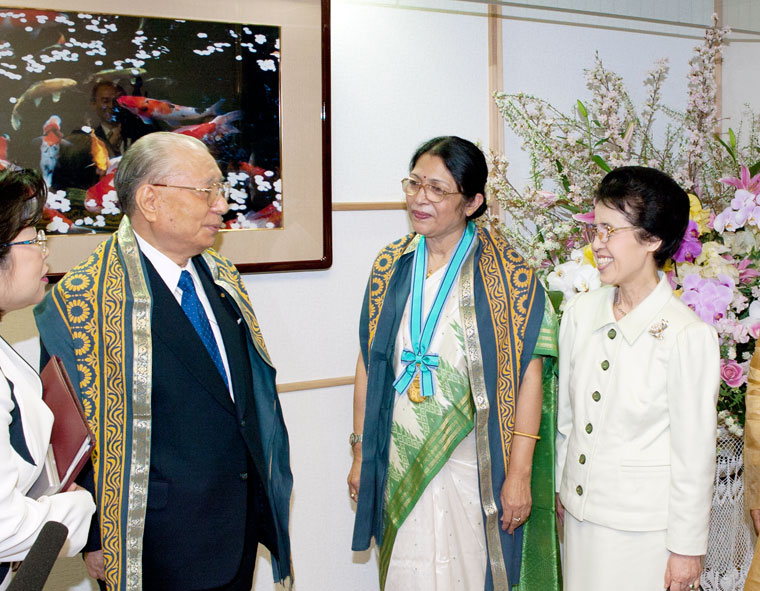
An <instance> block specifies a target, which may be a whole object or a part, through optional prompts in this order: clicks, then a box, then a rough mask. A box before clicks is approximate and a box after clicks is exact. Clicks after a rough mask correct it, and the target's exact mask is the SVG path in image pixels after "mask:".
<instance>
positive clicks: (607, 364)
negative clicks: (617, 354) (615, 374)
mask: <svg viewBox="0 0 760 591" xmlns="http://www.w3.org/2000/svg"><path fill="white" fill-rule="evenodd" d="M609 368H610V362H609V361H607V360H606V359H605V360H604V361H602V369H603V370H604V371H607V370H608V369H609Z"/></svg>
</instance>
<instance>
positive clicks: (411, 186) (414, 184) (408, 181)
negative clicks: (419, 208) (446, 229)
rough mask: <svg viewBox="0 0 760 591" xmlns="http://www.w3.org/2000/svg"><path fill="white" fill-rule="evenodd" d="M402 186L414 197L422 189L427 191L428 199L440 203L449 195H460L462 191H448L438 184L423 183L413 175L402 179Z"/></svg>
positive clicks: (405, 191)
mask: <svg viewBox="0 0 760 591" xmlns="http://www.w3.org/2000/svg"><path fill="white" fill-rule="evenodd" d="M401 188H402V189H403V190H404V193H406V194H407V195H408V196H409V197H414V196H415V195H416V194H417V193H419V192H420V189H421V190H423V191H425V196H426V197H427V198H428V201H432V202H433V203H440V202H441V201H443V200H444V199H445V198H446V197H447V196H448V195H458V194H459V193H460V191H447V190H446V189H444V188H443V187H439V186H438V185H431V184H430V183H421V182H420V181H418V180H417V179H413V178H411V177H406V178H405V179H401Z"/></svg>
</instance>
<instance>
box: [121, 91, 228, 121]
mask: <svg viewBox="0 0 760 591" xmlns="http://www.w3.org/2000/svg"><path fill="white" fill-rule="evenodd" d="M117 102H118V103H119V105H120V106H121V107H123V108H125V109H127V110H128V111H130V112H131V113H134V114H135V115H137V116H138V117H139V118H140V119H142V120H143V122H144V123H151V121H153V120H154V119H158V120H160V121H166V122H167V123H169V124H170V125H179V124H180V123H182V122H183V121H188V120H192V119H203V118H204V117H216V116H217V115H219V109H220V108H221V106H222V102H224V99H222V100H220V101H219V102H217V103H216V104H214V105H213V106H211V107H209V108H208V109H206V110H203V109H196V108H195V107H183V106H181V105H175V104H174V103H170V102H169V101H162V100H158V99H149V98H145V97H144V96H122V97H119V98H118V99H117Z"/></svg>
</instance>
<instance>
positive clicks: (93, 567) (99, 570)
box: [84, 550, 106, 581]
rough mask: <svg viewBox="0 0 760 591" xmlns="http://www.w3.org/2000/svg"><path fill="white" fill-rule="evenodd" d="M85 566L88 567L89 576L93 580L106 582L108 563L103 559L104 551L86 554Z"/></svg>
mask: <svg viewBox="0 0 760 591" xmlns="http://www.w3.org/2000/svg"><path fill="white" fill-rule="evenodd" d="M84 565H85V566H86V567H87V574H88V575H90V576H91V577H92V578H93V579H100V580H101V581H105V580H106V562H105V560H104V558H103V550H95V551H94V552H85V553H84Z"/></svg>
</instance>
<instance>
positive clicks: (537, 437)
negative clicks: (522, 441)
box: [512, 431, 541, 441]
mask: <svg viewBox="0 0 760 591" xmlns="http://www.w3.org/2000/svg"><path fill="white" fill-rule="evenodd" d="M512 433H514V434H515V435H522V436H523V437H530V438H531V439H535V440H536V441H538V440H540V439H541V436H540V435H531V434H530V433H521V432H520V431H512Z"/></svg>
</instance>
